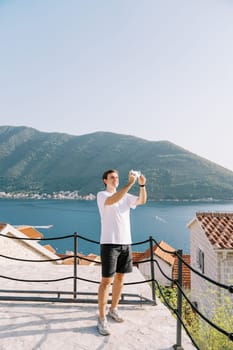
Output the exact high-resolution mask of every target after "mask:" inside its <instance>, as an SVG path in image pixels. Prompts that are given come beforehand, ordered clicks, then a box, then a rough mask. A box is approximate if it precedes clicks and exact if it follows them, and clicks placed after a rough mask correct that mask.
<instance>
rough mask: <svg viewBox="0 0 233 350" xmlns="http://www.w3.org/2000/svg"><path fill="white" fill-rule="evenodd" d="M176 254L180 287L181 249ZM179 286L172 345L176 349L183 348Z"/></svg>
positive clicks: (181, 349)
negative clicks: (174, 340)
mask: <svg viewBox="0 0 233 350" xmlns="http://www.w3.org/2000/svg"><path fill="white" fill-rule="evenodd" d="M177 255H178V284H179V286H180V288H182V265H183V264H182V260H181V259H180V258H179V257H181V258H182V255H183V251H182V250H181V249H179V250H178V251H177ZM180 288H178V287H177V314H178V316H179V317H177V325H176V344H175V345H174V346H173V348H174V349H176V350H183V349H184V348H183V347H182V345H181V332H182V324H181V321H180V320H182V293H181V290H180Z"/></svg>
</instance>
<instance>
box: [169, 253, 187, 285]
mask: <svg viewBox="0 0 233 350" xmlns="http://www.w3.org/2000/svg"><path fill="white" fill-rule="evenodd" d="M182 259H183V260H184V261H185V262H186V263H187V264H188V265H190V264H191V258H190V255H187V254H183V255H182ZM172 278H173V279H174V280H177V279H178V257H177V255H176V256H175V263H174V266H173V271H172ZM182 287H184V288H188V289H190V288H191V270H190V268H189V267H187V266H186V265H185V264H184V263H183V264H182Z"/></svg>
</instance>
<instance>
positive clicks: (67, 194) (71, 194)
mask: <svg viewBox="0 0 233 350" xmlns="http://www.w3.org/2000/svg"><path fill="white" fill-rule="evenodd" d="M0 199H35V200H40V199H58V200H59V199H60V200H63V199H67V200H84V201H93V200H95V199H96V195H94V194H93V193H89V194H86V195H83V196H81V195H80V194H79V191H77V190H76V191H59V192H53V193H32V192H4V191H1V192H0ZM232 200H233V199H231V200H229V199H228V200H227V199H226V200H224V199H214V198H212V197H209V198H196V199H185V198H184V199H174V198H173V199H157V202H221V201H223V202H224V201H227V202H228V201H232ZM152 201H153V200H152Z"/></svg>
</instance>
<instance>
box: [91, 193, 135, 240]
mask: <svg viewBox="0 0 233 350" xmlns="http://www.w3.org/2000/svg"><path fill="white" fill-rule="evenodd" d="M110 196H112V193H110V192H108V191H100V192H98V193H97V204H98V208H99V212H100V219H101V236H100V243H101V244H131V243H132V239H131V229H130V209H131V208H132V209H135V208H136V200H137V198H138V197H136V196H134V195H132V194H129V193H126V194H125V195H124V197H123V198H122V199H121V200H120V201H119V202H117V203H115V204H112V205H104V203H105V200H106V198H108V197H110Z"/></svg>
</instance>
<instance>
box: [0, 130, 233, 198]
mask: <svg viewBox="0 0 233 350" xmlns="http://www.w3.org/2000/svg"><path fill="white" fill-rule="evenodd" d="M110 168H117V169H118V170H119V171H120V185H121V184H122V185H123V184H124V183H125V181H127V174H128V171H129V170H130V169H135V170H141V171H142V172H143V173H144V174H145V176H146V178H147V190H148V197H149V199H201V198H210V197H211V198H214V199H233V172H232V171H230V170H227V169H225V168H223V167H221V166H219V165H217V164H215V163H213V162H210V161H208V160H206V159H204V158H201V157H199V156H197V155H195V154H193V153H191V152H189V151H187V150H185V149H183V148H181V147H179V146H177V145H175V144H173V143H171V142H168V141H147V140H144V139H141V138H138V137H134V136H129V135H121V134H115V133H111V132H95V133H91V134H86V135H82V136H73V135H67V134H63V133H46V132H40V131H38V130H36V129H32V128H28V127H11V126H0V191H5V192H13V191H17V192H23V191H26V192H39V193H42V192H47V193H52V192H54V191H55V192H57V191H60V190H64V191H74V190H78V191H79V193H80V195H85V194H88V193H93V194H96V192H97V191H99V190H100V189H102V188H103V185H102V180H101V177H102V173H103V172H104V171H105V170H107V169H110ZM134 191H136V192H137V191H138V189H137V186H135V188H133V190H132V193H133V192H134Z"/></svg>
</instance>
